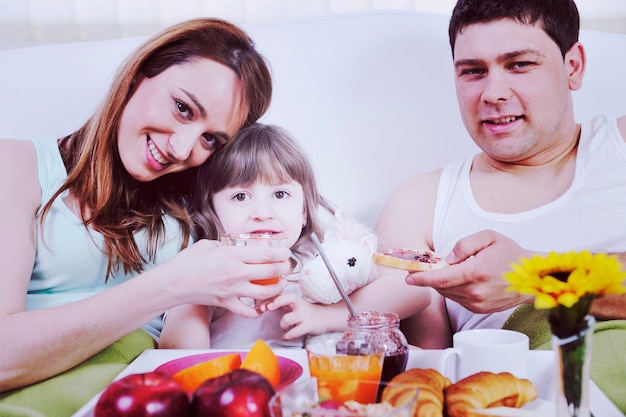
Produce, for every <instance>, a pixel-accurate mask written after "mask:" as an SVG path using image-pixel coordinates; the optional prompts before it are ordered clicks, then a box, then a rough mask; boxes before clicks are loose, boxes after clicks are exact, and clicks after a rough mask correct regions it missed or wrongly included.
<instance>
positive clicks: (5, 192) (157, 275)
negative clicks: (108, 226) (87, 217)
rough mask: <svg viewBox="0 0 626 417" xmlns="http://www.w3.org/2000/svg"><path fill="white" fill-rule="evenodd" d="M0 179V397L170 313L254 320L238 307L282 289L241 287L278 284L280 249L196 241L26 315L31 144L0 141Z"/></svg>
mask: <svg viewBox="0 0 626 417" xmlns="http://www.w3.org/2000/svg"><path fill="white" fill-rule="evenodd" d="M0 178H2V179H3V180H2V181H0V195H2V197H3V198H2V199H1V200H0V273H1V274H2V276H1V279H0V334H2V338H0V352H2V355H0V391H6V390H9V389H13V388H18V387H21V386H25V385H29V384H32V383H35V382H38V381H41V380H43V379H46V378H49V377H51V376H54V375H56V374H58V373H60V372H63V371H65V370H67V369H69V368H71V367H73V366H75V365H77V364H79V363H81V362H82V361H84V360H85V359H87V358H89V357H91V356H93V355H94V354H96V353H98V352H100V351H101V350H102V349H104V348H106V347H107V346H109V345H110V344H112V343H114V342H115V341H117V340H119V339H120V338H121V337H123V336H125V335H126V334H128V333H130V332H132V331H134V330H135V329H138V328H140V327H141V326H143V325H145V324H146V323H148V322H149V321H150V320H152V319H154V318H155V317H157V316H159V315H160V314H162V313H163V312H164V311H166V310H168V309H171V308H172V307H174V306H177V305H180V304H208V305H216V306H220V307H224V308H227V309H230V310H232V311H234V312H235V313H237V314H242V315H244V316H247V317H256V316H257V315H258V313H257V312H256V310H254V309H253V308H251V307H249V306H246V305H245V304H243V303H242V302H241V301H240V300H239V297H250V298H254V299H258V300H264V299H268V298H271V297H274V296H276V295H277V294H279V293H280V292H281V291H282V289H283V287H284V285H283V284H282V283H279V284H274V285H265V286H262V285H255V284H252V283H250V282H249V280H252V279H263V278H268V277H271V276H276V275H282V274H286V273H287V272H288V271H289V262H288V258H289V255H290V252H289V250H288V249H281V248H261V247H246V248H237V247H216V246H217V244H216V242H211V241H206V240H202V241H199V242H197V243H195V244H194V245H192V246H190V247H189V248H187V249H185V250H183V251H182V252H181V253H179V254H178V255H177V256H175V257H173V258H172V259H170V260H169V261H167V262H165V263H163V264H162V265H160V266H158V267H155V268H153V269H151V270H150V271H147V272H145V273H143V274H140V275H138V276H137V277H135V278H133V279H131V280H129V281H127V282H124V283H122V284H120V285H117V286H115V287H113V288H111V289H108V290H106V291H104V292H102V293H100V294H97V295H95V296H93V297H90V298H87V299H85V300H82V301H78V302H74V303H71V304H67V305H64V306H59V307H54V308H47V309H42V310H33V311H26V310H25V309H26V301H25V300H26V293H27V289H28V284H29V281H30V278H31V274H32V268H33V264H34V259H35V221H36V220H35V213H36V210H37V208H38V207H39V203H40V199H41V191H40V188H39V183H38V180H37V164H36V155H35V151H34V149H33V146H32V144H31V143H30V142H26V141H0ZM102 279H103V280H104V277H102Z"/></svg>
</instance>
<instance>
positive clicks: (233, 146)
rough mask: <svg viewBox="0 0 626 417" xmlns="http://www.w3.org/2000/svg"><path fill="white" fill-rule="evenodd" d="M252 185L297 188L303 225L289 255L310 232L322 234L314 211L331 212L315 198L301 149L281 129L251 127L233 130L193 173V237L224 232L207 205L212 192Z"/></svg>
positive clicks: (314, 186) (212, 236)
mask: <svg viewBox="0 0 626 417" xmlns="http://www.w3.org/2000/svg"><path fill="white" fill-rule="evenodd" d="M257 181H262V182H263V183H266V184H279V183H284V182H290V181H295V182H297V183H299V184H300V185H301V186H302V190H303V192H304V206H305V207H304V210H305V214H306V224H305V225H304V227H303V228H302V233H301V235H300V238H299V239H298V241H297V242H296V243H295V245H294V246H293V248H292V249H293V250H294V252H297V249H298V247H299V245H300V244H302V243H303V242H305V241H307V240H309V238H310V236H311V233H313V232H315V233H316V234H317V235H319V236H322V227H321V224H320V220H319V209H320V208H323V209H325V210H328V211H329V212H330V213H334V209H333V208H332V206H331V204H330V203H329V202H327V201H326V200H325V199H324V198H323V197H322V196H321V195H320V193H319V191H318V189H317V183H316V181H315V174H314V172H313V168H312V166H311V163H310V162H309V160H308V158H307V157H306V155H305V153H304V151H303V150H302V149H301V148H300V147H299V146H298V145H297V144H296V142H295V141H294V140H293V139H292V138H291V136H290V135H289V134H288V133H287V132H286V131H285V130H284V129H282V128H280V127H278V126H273V125H263V124H259V123H256V124H254V125H252V126H250V127H247V128H245V129H242V130H241V131H239V133H238V134H237V135H236V136H235V138H234V139H233V140H232V141H231V142H230V143H228V144H227V145H226V146H225V147H224V148H222V149H221V150H219V151H218V152H216V153H214V154H213V155H211V157H210V158H209V163H208V164H205V165H204V166H202V167H201V168H200V169H199V170H198V176H197V185H196V187H195V194H194V197H193V207H194V210H193V211H194V213H195V225H196V226H195V232H196V235H197V237H198V238H200V239H202V238H204V239H217V238H218V237H219V235H220V234H221V233H223V232H224V230H223V228H222V225H221V222H220V220H219V218H218V217H217V214H216V213H215V208H214V206H213V195H214V194H215V193H218V192H220V191H222V190H223V189H225V188H227V187H232V186H237V185H242V186H248V185H251V184H253V183H255V182H257Z"/></svg>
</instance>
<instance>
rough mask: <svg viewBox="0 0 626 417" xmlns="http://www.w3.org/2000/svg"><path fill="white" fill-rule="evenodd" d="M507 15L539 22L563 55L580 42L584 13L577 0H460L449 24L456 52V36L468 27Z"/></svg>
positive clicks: (511, 17)
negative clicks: (579, 8)
mask: <svg viewBox="0 0 626 417" xmlns="http://www.w3.org/2000/svg"><path fill="white" fill-rule="evenodd" d="M503 18H509V19H514V20H517V21H518V22H520V23H523V24H526V25H534V24H535V23H539V24H540V25H541V27H542V28H543V30H544V31H545V32H546V33H547V34H548V36H550V38H552V40H554V42H556V44H557V46H558V47H559V49H560V50H561V54H562V55H563V57H565V54H566V53H567V51H569V50H570V48H571V47H572V45H574V44H575V43H576V42H578V32H579V30H580V16H579V14H578V8H577V7H576V4H575V3H574V0H459V1H458V2H457V4H456V6H455V7H454V10H453V11H452V17H451V18H450V25H449V27H448V36H449V38H450V47H451V48H452V55H453V56H454V44H455V42H456V37H457V35H458V34H459V33H461V31H462V30H463V29H464V28H465V27H467V26H469V25H472V24H474V23H485V22H489V21H492V20H496V19H503Z"/></svg>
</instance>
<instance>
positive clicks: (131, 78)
mask: <svg viewBox="0 0 626 417" xmlns="http://www.w3.org/2000/svg"><path fill="white" fill-rule="evenodd" d="M270 97H271V79H270V74H269V70H268V68H267V66H266V63H265V61H264V59H263V57H262V56H261V55H260V54H259V53H258V52H257V51H256V50H255V49H254V45H253V43H252V41H251V40H250V39H249V38H248V36H247V35H246V34H245V33H244V32H243V31H241V30H240V29H239V28H237V27H236V26H233V25H232V24H229V23H227V22H224V21H221V20H216V19H196V20H190V21H187V22H183V23H181V24H178V25H175V26H173V27H171V28H169V29H166V30H165V31H163V32H162V33H160V34H158V35H156V36H155V37H154V38H152V39H150V40H148V41H147V42H146V43H145V44H144V45H142V46H141V47H139V48H138V49H137V50H136V51H135V52H134V54H132V55H131V56H130V57H129V59H128V60H127V62H126V63H125V64H124V65H123V66H122V67H121V69H120V71H119V73H118V75H117V76H116V78H115V80H114V81H113V84H112V87H111V89H110V92H109V93H108V95H107V96H106V98H105V100H104V102H103V104H102V106H101V108H100V109H99V110H98V111H97V112H96V113H95V114H94V115H93V116H92V117H91V118H90V119H89V120H88V121H87V122H86V123H85V125H84V126H82V127H81V128H80V129H79V130H77V131H76V132H74V133H72V134H71V135H69V136H67V137H65V138H63V139H60V140H59V141H58V142H57V141H52V140H47V141H19V140H1V141H0V178H2V181H0V195H2V196H3V199H2V203H0V271H2V277H1V279H0V333H2V335H3V336H2V338H0V339H1V340H0V351H1V352H2V355H0V391H6V390H10V389H14V388H17V387H23V386H26V385H29V384H33V383H35V382H38V381H42V380H44V379H46V378H49V377H51V376H54V375H57V374H59V373H61V372H63V371H65V370H67V369H69V368H71V367H73V366H75V365H77V364H80V363H81V362H83V361H85V360H86V359H88V358H90V357H92V356H93V355H94V354H96V353H98V352H100V351H101V350H103V349H104V348H106V347H107V346H109V345H111V344H112V343H114V342H115V341H117V340H119V339H120V338H122V337H123V336H125V335H127V334H129V333H131V332H133V331H134V330H136V329H138V328H140V327H142V326H145V325H146V324H147V323H149V322H151V325H150V326H147V327H146V329H147V330H149V331H151V332H154V334H155V336H156V335H157V334H158V330H159V321H160V315H161V314H162V313H163V312H164V311H166V310H167V309H169V308H171V307H174V306H176V305H180V304H188V303H195V304H210V305H219V306H221V307H224V308H227V309H229V310H232V311H233V312H235V313H237V314H241V315H244V316H246V317H256V316H257V315H258V313H257V312H256V311H255V310H254V309H253V308H251V307H249V306H247V305H245V304H243V303H242V302H241V301H240V300H239V298H240V297H252V298H255V299H261V300H263V299H267V298H270V297H273V296H275V295H277V294H278V293H280V292H281V290H282V288H283V285H282V284H275V285H269V286H260V285H254V284H252V283H250V280H253V279H258V278H267V277H270V276H276V275H278V274H284V273H286V272H288V270H289V262H288V258H289V255H290V253H289V250H288V249H271V248H232V247H219V248H218V247H216V246H217V245H216V244H215V242H211V241H207V240H201V241H198V242H196V243H195V244H193V245H190V246H189V247H187V246H188V244H189V240H190V230H191V225H192V223H191V214H190V213H189V212H188V210H187V209H186V206H185V203H186V201H187V200H188V196H189V194H190V191H191V187H190V184H191V183H192V181H191V178H193V176H194V174H195V168H196V167H198V166H199V165H201V164H202V163H204V162H205V161H206V160H207V159H208V157H209V156H210V155H211V154H212V153H213V152H214V151H215V150H216V149H218V148H219V147H220V146H222V145H223V144H225V143H226V142H228V141H229V139H230V138H231V137H232V136H233V135H234V134H235V133H236V132H237V131H238V130H239V129H240V128H241V127H243V126H247V125H250V124H252V123H253V122H254V121H255V120H257V119H258V118H259V117H260V116H261V115H262V114H263V113H264V112H265V110H266V109H267V107H268V105H269V101H270ZM181 249H183V250H182V251H180V250H181ZM243 249H246V250H243ZM179 251H180V253H179ZM130 278H133V279H130Z"/></svg>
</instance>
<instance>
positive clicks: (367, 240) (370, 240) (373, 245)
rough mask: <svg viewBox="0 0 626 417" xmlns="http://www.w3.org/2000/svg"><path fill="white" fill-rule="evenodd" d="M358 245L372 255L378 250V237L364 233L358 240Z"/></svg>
mask: <svg viewBox="0 0 626 417" xmlns="http://www.w3.org/2000/svg"><path fill="white" fill-rule="evenodd" d="M360 243H361V244H362V245H363V246H365V247H366V248H367V249H368V250H369V251H370V252H371V253H372V254H373V253H374V252H376V250H377V249H378V237H377V236H376V233H374V232H369V233H366V234H365V235H364V236H363V237H362V238H361V240H360Z"/></svg>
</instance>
